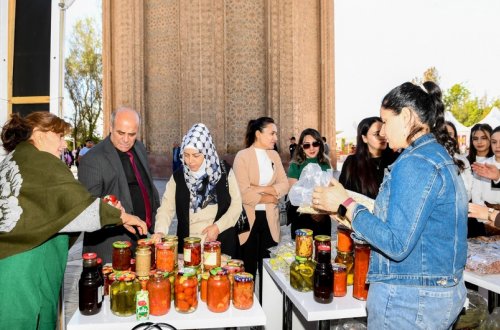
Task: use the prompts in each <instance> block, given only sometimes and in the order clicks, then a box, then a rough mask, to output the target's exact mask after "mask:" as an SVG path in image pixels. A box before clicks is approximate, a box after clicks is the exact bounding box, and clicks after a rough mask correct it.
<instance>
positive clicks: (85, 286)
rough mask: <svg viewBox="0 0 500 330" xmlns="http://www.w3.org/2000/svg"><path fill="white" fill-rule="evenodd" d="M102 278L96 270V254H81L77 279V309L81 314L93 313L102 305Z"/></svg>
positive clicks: (97, 311)
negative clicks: (79, 271) (81, 266)
mask: <svg viewBox="0 0 500 330" xmlns="http://www.w3.org/2000/svg"><path fill="white" fill-rule="evenodd" d="M102 296H103V292H102V278H101V276H100V275H99V271H98V270H97V254H95V253H85V254H84V255H83V270H82V274H81V276H80V280H79V281H78V309H79V310H80V313H82V315H95V314H97V313H99V311H100V310H101V306H102Z"/></svg>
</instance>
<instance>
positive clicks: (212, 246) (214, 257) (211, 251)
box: [203, 241, 221, 271]
mask: <svg viewBox="0 0 500 330" xmlns="http://www.w3.org/2000/svg"><path fill="white" fill-rule="evenodd" d="M220 254H221V251H220V242H219V241H211V242H205V244H204V245H203V269H204V270H208V271H210V270H211V269H214V268H217V267H220Z"/></svg>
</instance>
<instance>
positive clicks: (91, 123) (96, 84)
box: [64, 18, 102, 144]
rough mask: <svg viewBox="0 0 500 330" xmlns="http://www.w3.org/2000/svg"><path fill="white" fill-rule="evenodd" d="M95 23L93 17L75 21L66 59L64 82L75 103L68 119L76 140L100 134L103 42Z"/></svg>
mask: <svg viewBox="0 0 500 330" xmlns="http://www.w3.org/2000/svg"><path fill="white" fill-rule="evenodd" d="M96 24H97V23H96V21H95V20H94V19H92V18H85V19H82V20H78V21H77V22H76V23H75V25H74V27H73V35H72V37H71V39H70V47H69V56H68V57H67V58H66V61H65V77H64V86H65V87H66V89H67V90H68V93H69V96H70V99H71V101H72V103H73V107H74V112H73V114H72V115H71V118H70V121H71V123H72V125H73V128H74V129H73V138H74V139H75V141H76V143H77V144H83V143H84V142H85V140H86V139H87V138H91V139H93V140H99V139H100V138H101V137H100V136H99V135H98V134H97V124H98V122H99V119H100V118H101V115H102V54H101V53H102V42H101V35H100V33H98V29H97V27H96Z"/></svg>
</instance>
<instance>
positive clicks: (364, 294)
mask: <svg viewBox="0 0 500 330" xmlns="http://www.w3.org/2000/svg"><path fill="white" fill-rule="evenodd" d="M369 264H370V245H368V244H366V243H363V242H360V241H355V244H354V281H353V284H352V296H353V297H354V298H356V299H359V300H366V299H367V298H368V283H366V274H367V273H368V265H369Z"/></svg>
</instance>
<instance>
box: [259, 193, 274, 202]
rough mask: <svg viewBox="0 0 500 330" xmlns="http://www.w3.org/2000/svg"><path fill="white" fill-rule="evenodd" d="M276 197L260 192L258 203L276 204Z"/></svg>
mask: <svg viewBox="0 0 500 330" xmlns="http://www.w3.org/2000/svg"><path fill="white" fill-rule="evenodd" d="M278 202H279V201H278V199H277V198H276V197H275V196H273V195H269V194H262V195H261V197H260V201H259V204H278Z"/></svg>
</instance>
